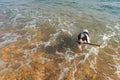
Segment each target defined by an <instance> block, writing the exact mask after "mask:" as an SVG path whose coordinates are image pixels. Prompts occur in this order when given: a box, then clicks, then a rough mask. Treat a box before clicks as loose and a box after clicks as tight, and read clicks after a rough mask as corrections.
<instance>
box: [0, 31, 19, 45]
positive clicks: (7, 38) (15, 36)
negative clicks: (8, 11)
mask: <svg viewBox="0 0 120 80" xmlns="http://www.w3.org/2000/svg"><path fill="white" fill-rule="evenodd" d="M20 37H21V35H18V34H16V33H5V34H3V37H2V39H3V40H5V41H3V42H1V43H0V47H3V46H5V45H6V44H8V43H11V42H15V41H17V39H18V38H20Z"/></svg>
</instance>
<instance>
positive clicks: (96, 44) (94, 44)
mask: <svg viewBox="0 0 120 80" xmlns="http://www.w3.org/2000/svg"><path fill="white" fill-rule="evenodd" d="M83 44H89V45H94V46H99V47H100V45H99V44H96V43H83Z"/></svg>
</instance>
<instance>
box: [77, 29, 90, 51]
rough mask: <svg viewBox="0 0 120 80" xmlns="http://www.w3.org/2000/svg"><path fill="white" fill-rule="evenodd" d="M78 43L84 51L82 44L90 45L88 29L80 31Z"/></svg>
mask: <svg viewBox="0 0 120 80" xmlns="http://www.w3.org/2000/svg"><path fill="white" fill-rule="evenodd" d="M77 42H78V43H79V48H80V50H82V44H84V43H90V38H89V32H88V30H87V29H83V30H81V31H80V33H79V35H78V41H77Z"/></svg>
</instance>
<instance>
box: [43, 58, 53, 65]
mask: <svg viewBox="0 0 120 80" xmlns="http://www.w3.org/2000/svg"><path fill="white" fill-rule="evenodd" d="M49 61H52V60H51V59H49V58H46V57H41V63H42V64H45V63H46V62H49Z"/></svg>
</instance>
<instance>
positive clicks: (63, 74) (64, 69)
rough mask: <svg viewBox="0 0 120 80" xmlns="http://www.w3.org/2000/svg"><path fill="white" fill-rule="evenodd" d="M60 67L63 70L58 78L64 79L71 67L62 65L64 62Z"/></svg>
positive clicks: (59, 79)
mask: <svg viewBox="0 0 120 80" xmlns="http://www.w3.org/2000/svg"><path fill="white" fill-rule="evenodd" d="M59 67H60V69H61V72H60V75H59V78H58V80H62V79H63V77H64V76H65V74H66V73H67V72H68V71H69V68H67V67H66V68H63V67H62V64H59Z"/></svg>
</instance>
